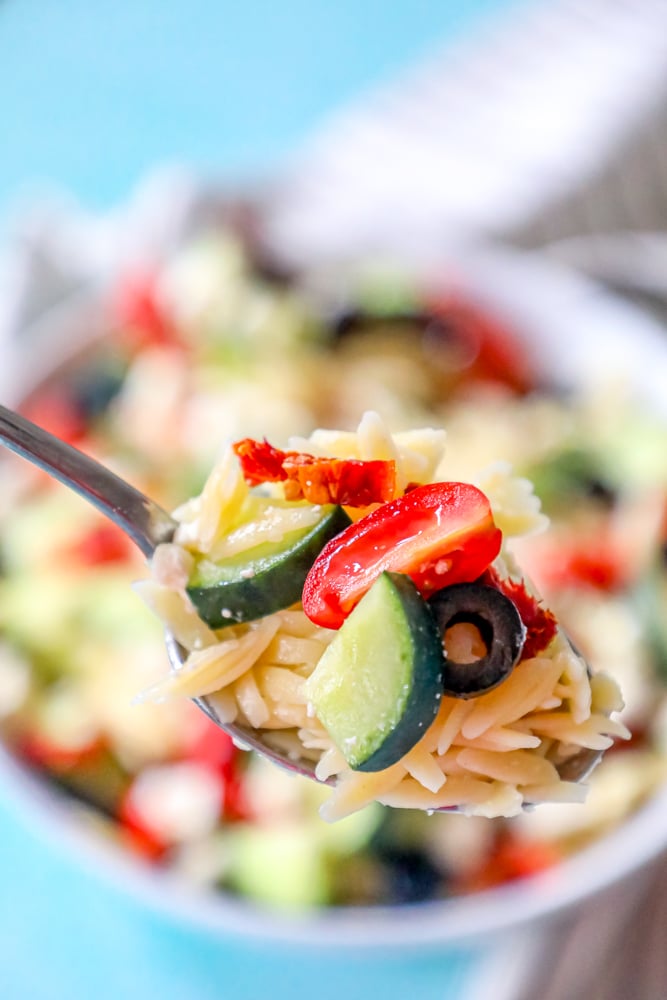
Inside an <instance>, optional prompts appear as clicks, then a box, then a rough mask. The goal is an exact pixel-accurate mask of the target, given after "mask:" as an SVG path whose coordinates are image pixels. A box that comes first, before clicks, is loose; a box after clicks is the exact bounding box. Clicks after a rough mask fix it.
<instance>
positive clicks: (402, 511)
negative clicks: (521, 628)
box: [303, 483, 502, 629]
mask: <svg viewBox="0 0 667 1000" xmlns="http://www.w3.org/2000/svg"><path fill="white" fill-rule="evenodd" d="M501 540H502V535H501V532H500V530H499V529H498V528H497V527H496V525H495V523H494V521H493V515H492V513H491V506H490V504H489V501H488V499H487V497H486V496H485V495H484V494H483V493H482V492H481V490H478V489H477V487H475V486H472V485H470V484H469V483H430V484H428V485H427V486H418V487H417V488H416V489H414V490H411V491H410V492H409V493H406V494H405V496H402V497H398V498H397V499H396V500H392V501H390V502H389V503H386V504H384V505H383V506H381V507H377V508H375V510H373V511H372V512H371V513H370V514H366V516H365V517H362V518H361V519H360V520H359V521H357V522H356V524H352V525H350V527H349V528H346V529H345V530H344V531H342V532H341V533H340V534H339V535H337V536H336V537H335V538H333V539H332V540H331V541H330V542H329V543H328V544H327V545H325V546H324V548H323V549H322V552H321V553H320V555H319V556H318V558H317V559H316V560H315V562H314V564H313V566H312V567H311V570H310V572H309V574H308V576H307V578H306V582H305V585H304V588H303V608H304V611H305V612H306V614H307V615H308V617H309V618H310V619H311V621H313V622H315V624H317V625H322V626H324V627H326V628H332V629H337V628H340V626H341V625H342V624H343V622H344V620H345V618H346V617H347V615H348V614H349V612H350V611H351V610H352V609H353V608H354V607H355V605H356V604H357V603H358V602H359V601H360V600H361V598H362V597H363V595H364V594H365V593H366V591H367V590H369V589H370V587H371V586H372V584H373V583H374V582H375V580H376V579H377V577H378V576H379V575H380V574H381V573H383V572H385V571H390V572H394V573H405V574H407V575H408V576H409V577H411V579H412V580H413V582H414V583H415V585H416V586H417V588H418V589H419V591H420V592H421V593H422V595H424V596H425V597H428V596H429V595H430V594H432V593H434V592H435V591H436V590H440V589H441V588H442V587H446V586H449V585H450V584H453V583H471V582H472V581H473V580H476V579H477V578H478V577H479V576H480V575H481V574H482V573H483V572H484V570H485V569H486V568H487V567H488V566H489V565H490V563H491V562H492V561H493V560H494V559H495V557H496V556H497V555H498V552H499V551H500V543H501Z"/></svg>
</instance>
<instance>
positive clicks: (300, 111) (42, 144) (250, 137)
mask: <svg viewBox="0 0 667 1000" xmlns="http://www.w3.org/2000/svg"><path fill="white" fill-rule="evenodd" d="M511 2H512V0H337V2H335V3H319V4H318V3H313V2H312V0H310V2H309V0H280V2H273V3H272V2H261V0H245V2H244V0H240V2H237V3H233V4H232V3H230V2H217V3H216V2H215V0H134V2H133V0H124V2H123V0H120V2H119V0H66V2H62V0H0V121H1V123H2V140H1V146H0V218H1V217H4V216H6V215H7V214H8V213H9V214H11V213H12V212H13V211H14V210H15V208H16V206H17V205H19V204H21V203H22V202H23V201H25V199H26V198H29V197H30V196H31V195H32V194H33V193H34V192H35V190H36V189H38V188H40V187H42V186H44V185H52V186H55V187H57V188H59V189H62V190H64V191H66V192H69V193H71V194H72V195H74V196H75V197H76V198H77V199H80V200H81V201H82V202H83V203H84V204H85V205H87V206H89V207H91V208H106V207H109V206H111V205H113V204H114V203H116V202H118V201H120V200H122V199H123V198H124V197H125V196H126V195H127V194H128V192H129V191H130V190H131V189H132V187H133V186H134V185H135V184H136V183H137V182H138V181H139V180H140V179H141V177H142V176H143V175H144V174H145V173H146V172H147V171H148V170H150V169H151V168H152V167H153V166H154V165H156V164H158V163H162V162H164V161H169V162H179V163H185V164H186V165H190V166H192V167H194V168H195V169H196V170H198V171H199V172H201V173H202V174H206V175H208V176H213V177H220V178H222V179H223V180H225V181H227V182H230V183H233V182H236V181H239V180H244V181H245V180H247V179H248V178H261V177H262V176H265V175H268V174H270V172H271V171H272V170H273V169H275V168H276V166H277V165H278V164H279V163H280V161H281V159H282V158H283V157H284V156H286V155H287V154H288V153H289V152H291V151H292V150H293V149H294V148H295V146H297V145H298V143H299V142H300V141H301V140H302V139H303V138H304V137H305V136H307V134H308V132H309V131H310V130H311V129H313V128H314V127H316V126H317V125H318V124H320V123H321V122H322V121H323V120H324V119H325V117H326V115H327V113H328V112H330V111H331V110H333V109H335V108H336V107H338V106H340V105H341V104H342V103H344V102H347V101H350V100H352V99H354V98H355V97H356V96H358V95H359V94H360V93H362V92H363V91H364V89H365V88H368V87H370V86H372V85H374V84H377V83H379V82H381V81H383V80H388V79H391V77H392V76H393V75H394V74H396V73H397V72H398V71H400V70H401V69H402V68H403V67H405V66H408V65H410V64H412V63H413V62H415V61H416V60H418V58H419V57H420V56H422V55H425V54H427V53H428V52H430V51H432V50H433V49H434V48H435V47H436V46H438V45H440V44H441V43H442V42H443V41H446V40H447V39H451V38H453V37H455V36H456V34H457V33H460V32H464V31H474V30H475V28H476V26H477V25H478V24H479V23H481V21H482V20H483V18H484V17H486V16H489V15H490V14H491V13H492V12H494V13H496V12H498V11H499V10H500V9H501V8H505V7H507V6H509V5H510V3H511ZM514 2H515V3H516V2H519V0H514ZM523 2H524V3H525V2H526V0H523ZM0 865H1V870H2V889H1V892H0V995H2V997H6V998H7V1000H88V998H93V997H95V998H97V1000H119V998H123V1000H134V998H137V1000H146V998H147V997H152V996H155V997H159V998H160V1000H185V998H188V1000H209V998H211V1000H212V998H214V997H216V998H218V997H236V998H238V1000H259V998H260V997H262V996H267V997H272V998H273V1000H282V998H291V1000H297V998H298V997H300V996H305V995H306V991H307V993H308V996H311V995H314V996H317V997H318V998H319V1000H328V998H332V1000H333V998H335V997H348V998H350V1000H355V998H357V997H358V998H362V997H366V996H370V995H372V994H373V992H374V991H375V992H379V993H381V994H382V996H383V998H384V1000H392V998H394V997H396V998H398V997H400V998H401V1000H403V998H404V997H405V996H406V995H411V996H413V997H419V998H420V1000H431V998H433V1000H435V998H436V997H437V998H445V997H456V996H459V995H460V984H461V982H462V981H463V980H464V979H465V974H466V970H467V969H468V968H469V966H470V965H471V963H472V962H473V961H474V958H473V956H471V955H469V954H467V953H466V952H460V953H456V954H454V955H448V956H444V955H438V954H437V953H430V954H426V955H425V956H423V958H421V959H420V960H419V961H415V960H410V959H408V958H405V957H401V956H397V955H387V956H385V957H384V959H383V961H382V962H378V960H377V959H373V960H370V959H362V958H359V957H353V956H351V955H341V956H340V957H339V959H338V960H337V961H336V962H335V963H333V964H332V963H331V960H330V958H329V959H328V960H327V961H326V962H325V966H324V968H325V969H326V975H325V977H324V979H323V978H322V969H323V966H322V962H323V958H322V956H320V955H318V954H317V953H316V952H313V951H312V950H310V951H308V953H307V954H306V955H305V956H302V957H301V958H299V961H298V962H297V961H296V958H295V956H294V955H293V954H292V953H289V952H287V953H286V954H285V953H284V952H280V951H277V950H276V949H275V948H266V949H259V950H258V949H257V948H256V947H248V946H247V945H244V944H243V943H239V942H235V943H233V944H230V943H223V942H221V941H219V940H216V939H214V938H209V937H207V936H206V935H205V934H201V933H197V932H194V931H192V930H187V929H184V928H182V927H181V928H179V927H178V926H175V925H174V924H173V923H172V922H171V921H170V920H169V919H168V918H166V917H165V918H160V917H158V916H156V914H155V913H153V912H150V911H148V910H146V909H143V908H142V907H141V906H139V905H138V904H136V903H135V902H133V901H131V900H129V899H128V898H126V897H125V896H124V895H123V894H122V893H116V892H114V891H112V890H110V889H109V887H108V886H106V885H104V884H100V883H99V882H98V881H97V879H95V878H94V877H92V876H91V875H90V874H89V873H88V872H86V871H83V870H81V869H79V868H78V866H77V865H76V864H75V862H74V861H73V859H71V858H69V859H68V858H67V857H65V856H63V855H61V854H60V853H59V852H57V851H54V850H53V848H52V847H51V846H49V843H48V836H44V834H43V833H42V832H37V831H35V830H34V829H32V828H31V827H30V826H29V825H25V824H24V823H23V822H22V821H21V820H19V819H17V817H16V815H15V814H14V812H13V811H12V809H11V808H10V807H7V805H6V804H2V800H1V798H0ZM281 954H282V955H283V957H284V959H285V967H284V973H283V974H282V975H280V976H279V977H278V978H276V959H277V958H279V957H281ZM314 983H317V989H316V990H313V984H314Z"/></svg>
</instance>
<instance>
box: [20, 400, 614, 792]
mask: <svg viewBox="0 0 667 1000" xmlns="http://www.w3.org/2000/svg"><path fill="white" fill-rule="evenodd" d="M0 443H1V444H4V445H5V446H6V447H7V448H8V449H9V450H10V451H13V452H15V453H16V454H18V455H20V456H21V457H22V458H25V459H27V460H28V461H29V462H32V463H33V464H34V465H37V466H38V467H39V468H41V469H43V470H44V471H45V472H47V473H48V474H49V475H50V476H53V477H54V478H55V479H57V480H59V481H60V482H61V483H63V484H64V485H65V486H67V487H68V488H69V489H71V490H73V491H74V492H76V493H78V494H79V495H80V496H81V497H83V498H84V499H85V500H87V501H88V502H89V503H91V504H93V505H94V506H95V507H97V509H98V510H99V511H101V513H102V514H104V515H105V516H106V517H108V518H109V519H110V520H111V521H113V522H114V523H115V524H117V525H118V526H119V527H120V528H121V529H122V530H123V531H124V532H125V533H126V535H127V536H128V537H129V538H130V539H131V540H132V541H133V542H134V543H135V544H136V545H137V546H138V547H139V549H140V550H141V552H142V553H143V555H144V556H146V558H147V559H150V558H151V556H152V555H153V553H154V551H155V549H156V547H157V546H158V545H160V544H162V543H164V542H169V541H170V540H171V539H172V538H173V535H174V531H175V530H176V521H175V520H174V519H173V518H172V517H171V515H170V514H168V513H167V511H165V510H164V509H163V508H162V507H160V505H159V504H157V503H156V502H155V501H154V500H152V499H150V498H149V497H147V496H145V495H144V494H143V493H141V492H140V491H139V490H137V489H136V488H135V487H134V486H132V485H131V484H130V483H128V482H127V481H126V480H124V479H122V478H121V477H120V476H117V475H116V474H115V473H114V472H112V471H111V470H110V469H108V468H107V467H106V466H104V465H102V464H101V463H100V462H97V461H96V460H95V459H93V458H91V457H90V456H88V455H85V454H84V453H83V452H81V451H79V450H78V449H77V448H74V447H73V446H72V445H69V444H67V443H66V442H64V441H62V440H61V439H60V438H57V437H56V436H55V435H53V434H50V433H49V432H48V431H46V430H44V429H43V428H42V427H39V426H38V425H37V424H34V423H33V422H32V421H30V420H28V419H27V418H26V417H23V416H21V415H20V414H18V413H16V412H15V411H14V410H11V409H9V408H7V407H5V406H1V405H0ZM165 643H166V649H167V656H168V659H169V662H170V665H171V668H172V670H178V669H180V668H181V667H182V666H183V664H184V662H185V659H186V657H187V651H186V650H185V649H184V648H183V647H182V646H181V645H180V643H178V642H177V641H176V639H175V637H174V636H173V635H172V634H171V633H170V632H169V631H167V632H166V635H165ZM194 702H195V704H196V705H197V706H198V708H200V709H201V711H203V712H204V713H205V715H207V716H208V718H209V719H210V720H211V721H212V722H214V723H215V725H216V726H218V727H219V728H220V729H222V730H224V731H225V732H226V733H228V734H229V735H230V736H231V737H232V739H233V740H234V742H235V743H236V744H237V745H239V746H240V747H241V748H243V749H246V750H253V751H255V752H256V753H259V754H261V755H262V756H264V757H266V758H267V759H268V760H269V761H271V763H273V764H275V765H277V766H279V767H281V768H283V769H284V770H287V771H289V772H291V773H293V774H296V775H300V776H303V777H307V778H311V779H313V780H316V781H317V780H319V779H318V778H317V777H316V774H315V763H314V762H313V761H312V760H309V759H308V758H305V757H299V756H295V755H294V756H293V755H289V754H286V753H281V752H280V751H278V750H277V749H276V748H274V747H272V746H271V745H270V744H269V743H267V742H266V740H265V739H263V737H262V735H261V733H260V731H258V730H253V729H249V728H247V727H245V726H239V725H236V724H233V723H232V724H230V723H226V722H223V720H222V719H221V718H220V716H219V715H218V713H217V711H216V709H215V706H214V704H213V703H212V702H211V701H210V699H208V698H205V697H202V698H195V699H194ZM601 757H602V751H599V750H588V749H583V750H580V751H578V752H577V753H576V754H574V755H573V756H572V757H569V758H568V759H567V760H566V761H564V762H563V763H561V764H560V765H559V766H558V768H557V769H558V773H559V775H560V777H561V779H562V780H565V781H571V782H578V781H582V780H584V779H585V778H586V777H587V776H588V775H589V774H590V772H591V771H592V770H593V768H594V767H595V765H596V764H597V763H598V761H599V760H600V759H601ZM446 811H456V810H455V809H452V807H447V809H446Z"/></svg>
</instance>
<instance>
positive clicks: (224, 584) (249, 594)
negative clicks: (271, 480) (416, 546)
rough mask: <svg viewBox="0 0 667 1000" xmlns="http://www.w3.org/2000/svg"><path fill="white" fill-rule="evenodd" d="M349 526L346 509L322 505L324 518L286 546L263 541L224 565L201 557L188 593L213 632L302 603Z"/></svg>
mask: <svg viewBox="0 0 667 1000" xmlns="http://www.w3.org/2000/svg"><path fill="white" fill-rule="evenodd" d="M349 523H350V519H349V517H348V516H347V514H346V513H345V511H344V510H343V508H342V507H337V506H331V505H327V506H323V507H322V517H321V518H320V519H319V521H317V523H316V524H315V525H313V526H312V527H310V528H307V529H306V530H304V531H301V532H291V533H290V534H288V535H286V536H285V537H284V538H283V539H282V540H281V542H279V543H277V544H274V543H270V542H264V543H262V544H261V545H256V546H254V547H253V548H252V549H249V550H248V551H247V552H244V553H242V554H240V555H238V556H234V557H231V558H229V559H225V560H221V561H220V562H211V561H210V560H208V559H200V560H198V561H197V563H196V564H195V567H194V570H193V572H192V574H191V576H190V580H189V582H188V587H187V591H188V594H189V596H190V599H191V600H192V603H193V604H194V606H195V608H196V609H197V613H198V615H199V617H200V618H201V619H202V620H203V621H205V622H206V624H207V625H209V626H210V627H211V628H224V627H225V626H227V625H233V624H235V623H236V622H248V621H255V620H256V619H257V618H263V617H264V616H265V615H270V614H273V613H274V612H275V611H280V610H282V609H284V608H288V607H290V606H291V605H292V604H295V603H296V602H297V601H300V600H301V591H302V590H303V584H304V581H305V579H306V576H307V575H308V570H309V569H310V567H311V566H312V564H313V562H314V561H315V559H316V558H317V556H318V555H319V553H320V552H321V550H322V548H323V547H324V545H325V544H326V543H327V542H328V541H329V540H330V539H331V538H333V537H334V536H335V535H338V534H339V533H340V532H341V531H343V529H344V528H346V527H347V526H348V525H349Z"/></svg>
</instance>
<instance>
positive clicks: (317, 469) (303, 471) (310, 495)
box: [233, 438, 396, 507]
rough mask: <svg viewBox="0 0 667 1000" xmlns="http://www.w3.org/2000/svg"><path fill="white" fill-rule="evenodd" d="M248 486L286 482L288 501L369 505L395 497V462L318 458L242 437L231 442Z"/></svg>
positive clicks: (353, 505) (357, 505)
mask: <svg viewBox="0 0 667 1000" xmlns="http://www.w3.org/2000/svg"><path fill="white" fill-rule="evenodd" d="M233 448H234V451H235V452H236V454H237V456H238V458H239V460H240V462H241V468H242V470H243V475H244V477H245V480H246V482H247V483H248V484H249V485H250V486H258V485H259V484H260V483H281V482H282V483H285V497H286V498H287V499H288V500H308V501H309V502H310V503H316V504H327V503H336V504H341V505H343V506H346V507H368V506H370V505H371V504H374V503H386V502H387V501H388V500H392V499H393V498H394V492H395V489H396V463H395V462H394V461H381V460H375V461H361V460H360V459H344V458H318V457H316V456H315V455H309V454H307V453H306V452H299V451H281V449H280V448H274V447H273V445H271V444H269V442H268V441H266V440H264V441H254V440H253V439H252V438H244V439H243V440H242V441H237V442H236V443H235V444H234V445H233Z"/></svg>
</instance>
